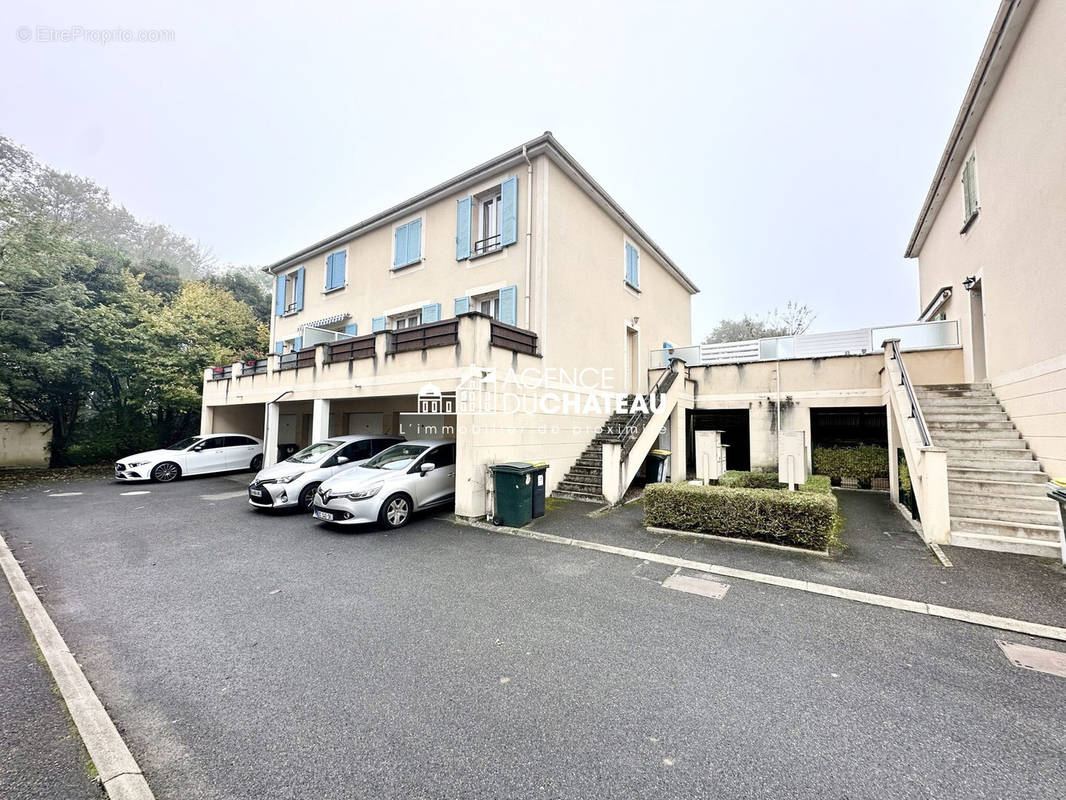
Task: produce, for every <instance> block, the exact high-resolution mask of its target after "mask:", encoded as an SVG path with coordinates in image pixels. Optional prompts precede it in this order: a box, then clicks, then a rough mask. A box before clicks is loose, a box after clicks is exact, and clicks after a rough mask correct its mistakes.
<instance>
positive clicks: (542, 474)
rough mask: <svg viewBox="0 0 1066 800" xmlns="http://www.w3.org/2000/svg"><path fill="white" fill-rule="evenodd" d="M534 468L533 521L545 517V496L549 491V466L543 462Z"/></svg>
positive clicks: (533, 465) (534, 465)
mask: <svg viewBox="0 0 1066 800" xmlns="http://www.w3.org/2000/svg"><path fill="white" fill-rule="evenodd" d="M531 466H532V467H533V472H532V473H531V474H532V475H533V519H536V518H537V517H543V516H544V500H545V498H544V495H545V492H546V491H547V489H548V465H547V464H545V463H544V462H543V461H541V462H538V463H536V464H532V465H531Z"/></svg>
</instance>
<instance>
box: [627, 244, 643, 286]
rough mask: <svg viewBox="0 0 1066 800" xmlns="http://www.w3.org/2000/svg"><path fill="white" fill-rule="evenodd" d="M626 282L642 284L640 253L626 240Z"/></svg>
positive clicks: (631, 284)
mask: <svg viewBox="0 0 1066 800" xmlns="http://www.w3.org/2000/svg"><path fill="white" fill-rule="evenodd" d="M626 283H628V284H629V285H630V286H640V254H639V253H637V248H635V247H634V246H633V245H631V244H630V243H629V242H626Z"/></svg>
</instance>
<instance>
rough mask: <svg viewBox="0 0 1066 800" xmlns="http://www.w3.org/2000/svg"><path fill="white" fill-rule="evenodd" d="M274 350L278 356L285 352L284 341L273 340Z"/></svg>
mask: <svg viewBox="0 0 1066 800" xmlns="http://www.w3.org/2000/svg"><path fill="white" fill-rule="evenodd" d="M274 352H275V353H277V354H278V355H279V356H280V355H281V354H282V353H284V352H285V342H274Z"/></svg>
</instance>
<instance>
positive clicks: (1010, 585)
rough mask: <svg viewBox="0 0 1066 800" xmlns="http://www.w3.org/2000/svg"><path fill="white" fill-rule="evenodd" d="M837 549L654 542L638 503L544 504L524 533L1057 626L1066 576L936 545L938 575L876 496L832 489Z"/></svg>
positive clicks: (1064, 608) (1050, 568)
mask: <svg viewBox="0 0 1066 800" xmlns="http://www.w3.org/2000/svg"><path fill="white" fill-rule="evenodd" d="M836 494H837V498H838V499H839V501H840V508H841V511H842V513H843V514H844V518H845V523H846V526H845V530H844V533H843V535H842V537H841V538H842V539H843V541H844V544H845V546H846V547H845V549H844V550H843V551H834V552H833V553H832V554H831V555H830V556H829V557H826V556H819V555H814V554H812V555H807V554H805V553H794V552H789V551H780V550H775V549H771V548H763V547H756V546H752V545H748V544H741V543H737V544H734V543H732V542H722V541H716V540H706V539H697V538H685V537H679V536H663V535H662V534H659V533H650V532H648V531H647V530H645V528H644V524H643V516H644V511H643V508H642V507H641V505H640V504H639V503H634V504H631V505H629V506H625V507H622V508H618V509H615V510H613V511H610V512H607V513H605V514H603V515H598V516H594V517H590V516H589V514H590V512H592V511H594V509H595V507H594V506H592V505H590V504H587V503H577V502H566V501H553V503H552V505H553V510H552V511H551V512H549V514H548V515H547V516H544V517H541V518H539V519H536V520H534V521H533V523H532V524H531V525H530V526H529V527H530V528H531V529H533V530H537V531H541V532H543V533H551V534H555V535H557V536H567V537H571V538H575V539H585V540H588V541H594V542H601V543H603V544H611V545H615V546H618V547H629V548H633V549H636V550H646V551H652V552H657V553H662V554H665V555H670V556H676V557H678V558H688V559H692V560H694V561H705V562H710V563H715V564H721V565H723V566H728V567H733V568H735V569H744V570H751V571H753V572H763V573H770V574H773V575H778V576H781V577H785V578H795V579H798V580H807V581H814V582H817V583H824V584H829V585H832V586H839V587H842V588H846V589H856V590H858V591H864V592H872V593H876V594H885V595H890V596H892V597H900V598H905V599H909V600H918V601H922V602H927V603H935V604H938V605H944V606H951V607H955V608H964V609H967V610H971V611H981V612H984V613H987V614H996V615H999V616H1004V617H1014V618H1017V619H1023V620H1027V621H1030V622H1039V623H1043V624H1045V625H1056V626H1059V627H1066V572H1064V570H1063V568H1062V565H1061V564H1060V563H1059V562H1058V561H1056V560H1052V559H1039V558H1034V557H1031V556H1018V555H1009V554H1003V553H992V552H988V551H984V550H972V549H969V548H964V547H945V548H944V551H945V552H946V553H947V554H948V557H949V558H950V560H951V561H952V563H953V564H954V566H953V567H950V568H945V567H943V566H941V565H940V562H939V561H938V560H937V559H936V557H935V556H934V555H933V554H932V553H931V552H930V551H929V549H928V548H927V547H926V546H925V543H924V542H922V540H921V538H919V536H918V535H917V534H916V533H915V532H914V530H913V529H912V528H911V527H910V525H909V524H908V522H907V520H905V519H904V518H903V517H902V516H900V514H899V512H898V511H897V510H896V508H895V507H894V506H893V505H892V504H891V503H890V502H889V500H888V496H887V495H885V494H882V493H879V492H861V491H846V490H845V491H838V492H837V493H836Z"/></svg>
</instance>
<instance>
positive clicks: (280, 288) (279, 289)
mask: <svg viewBox="0 0 1066 800" xmlns="http://www.w3.org/2000/svg"><path fill="white" fill-rule="evenodd" d="M274 313H275V314H277V315H278V316H279V317H280V316H281V315H282V314H284V313H285V276H284V275H278V279H277V280H276V281H275V282H274Z"/></svg>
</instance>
